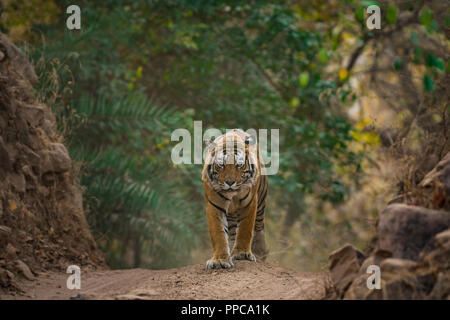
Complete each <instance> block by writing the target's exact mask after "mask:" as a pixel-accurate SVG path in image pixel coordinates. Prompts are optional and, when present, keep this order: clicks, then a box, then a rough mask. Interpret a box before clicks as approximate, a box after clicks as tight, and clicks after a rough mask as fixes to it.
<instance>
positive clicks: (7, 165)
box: [0, 136, 13, 171]
mask: <svg viewBox="0 0 450 320" xmlns="http://www.w3.org/2000/svg"><path fill="white" fill-rule="evenodd" d="M0 166H1V167H2V168H4V169H5V170H6V171H11V170H12V166H13V163H12V161H11V157H10V155H9V152H8V150H7V148H6V145H5V142H4V141H3V138H2V137H1V136H0Z"/></svg>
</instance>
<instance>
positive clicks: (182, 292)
mask: <svg viewBox="0 0 450 320" xmlns="http://www.w3.org/2000/svg"><path fill="white" fill-rule="evenodd" d="M68 276H69V275H67V274H65V273H62V272H61V273H45V274H41V275H39V276H38V277H37V278H36V279H35V280H34V281H28V280H21V281H20V282H19V284H20V286H21V287H22V288H23V290H24V292H25V294H21V295H15V296H12V295H3V296H1V295H0V299H45V300H46V299H50V300H54V299H63V300H64V299H74V298H78V299H139V300H146V299H199V300H201V299H249V300H254V299H322V298H324V296H325V294H326V287H327V286H328V283H329V280H328V274H327V273H325V272H324V273H304V272H295V271H292V270H288V269H286V268H283V267H279V266H275V265H271V264H267V263H261V262H258V263H254V262H247V261H237V262H236V265H235V268H233V269H231V270H206V269H205V267H204V265H203V264H201V265H200V264H197V265H192V266H187V267H183V268H178V269H168V270H147V269H129V270H106V271H85V272H84V271H83V270H82V272H81V290H69V289H67V287H66V280H67V277H68Z"/></svg>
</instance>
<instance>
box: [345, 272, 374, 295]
mask: <svg viewBox="0 0 450 320" xmlns="http://www.w3.org/2000/svg"><path fill="white" fill-rule="evenodd" d="M369 277H370V274H368V273H366V274H360V275H358V277H356V278H355V279H354V280H353V282H352V284H351V285H350V287H349V288H348V290H347V291H346V292H345V295H344V297H343V298H344V299H345V300H363V299H364V300H379V299H382V291H381V290H379V289H369V288H368V287H367V279H368V278H369Z"/></svg>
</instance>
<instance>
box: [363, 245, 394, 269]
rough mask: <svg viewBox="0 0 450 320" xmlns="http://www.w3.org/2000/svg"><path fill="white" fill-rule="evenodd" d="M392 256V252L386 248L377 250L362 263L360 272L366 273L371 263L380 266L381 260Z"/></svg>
mask: <svg viewBox="0 0 450 320" xmlns="http://www.w3.org/2000/svg"><path fill="white" fill-rule="evenodd" d="M390 257H392V252H390V251H386V250H380V249H378V250H375V252H374V253H373V254H372V255H371V256H369V257H368V258H367V259H366V260H364V262H363V263H362V265H361V268H360V269H359V274H366V273H367V268H368V267H369V266H371V265H377V266H379V265H380V263H381V261H383V260H384V259H387V258H390Z"/></svg>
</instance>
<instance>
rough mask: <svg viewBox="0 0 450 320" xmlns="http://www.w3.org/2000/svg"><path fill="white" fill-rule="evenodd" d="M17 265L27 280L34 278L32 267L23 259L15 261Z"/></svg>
mask: <svg viewBox="0 0 450 320" xmlns="http://www.w3.org/2000/svg"><path fill="white" fill-rule="evenodd" d="M15 267H16V268H17V270H18V271H19V273H20V274H21V275H23V276H24V277H25V278H26V279H27V280H34V275H33V273H32V272H31V270H30V268H29V267H28V266H27V265H26V264H25V262H23V261H22V260H16V261H15Z"/></svg>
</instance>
